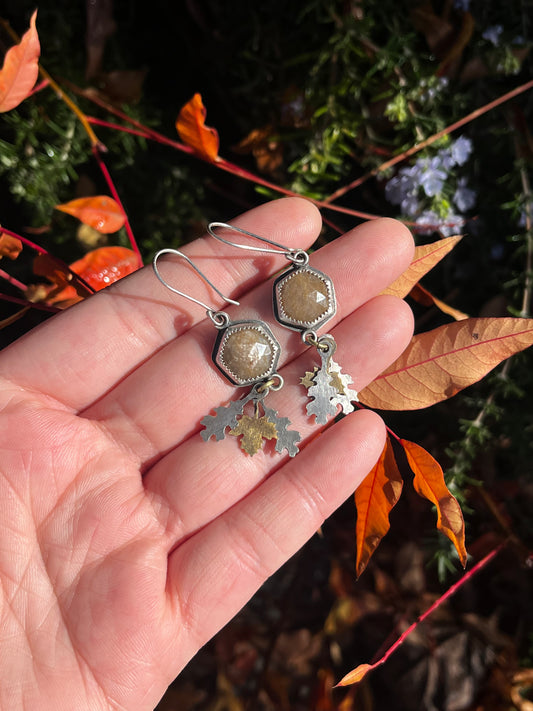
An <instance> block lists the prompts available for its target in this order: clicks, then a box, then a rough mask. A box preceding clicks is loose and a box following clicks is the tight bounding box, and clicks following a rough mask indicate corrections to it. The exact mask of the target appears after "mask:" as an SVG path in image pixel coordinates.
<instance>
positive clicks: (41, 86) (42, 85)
mask: <svg viewBox="0 0 533 711" xmlns="http://www.w3.org/2000/svg"><path fill="white" fill-rule="evenodd" d="M49 85H50V82H49V81H48V79H43V80H42V81H40V82H39V83H38V84H36V85H35V86H34V87H33V89H32V90H31V91H30V93H29V96H33V95H34V94H37V93H38V92H39V91H42V90H43V89H46V87H47V86H49Z"/></svg>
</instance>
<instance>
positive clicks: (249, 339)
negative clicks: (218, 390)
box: [213, 321, 280, 385]
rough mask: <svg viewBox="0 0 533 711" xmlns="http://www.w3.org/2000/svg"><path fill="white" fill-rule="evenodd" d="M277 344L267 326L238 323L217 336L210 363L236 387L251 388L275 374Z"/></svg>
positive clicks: (277, 352) (277, 356) (252, 322)
mask: <svg viewBox="0 0 533 711" xmlns="http://www.w3.org/2000/svg"><path fill="white" fill-rule="evenodd" d="M279 353H280V345H279V343H278V342H277V341H276V339H275V338H274V335H273V334H272V332H271V331H270V329H269V328H268V327H267V326H266V324H262V323H260V322H258V321H241V322H239V323H235V324H231V325H230V326H228V327H227V328H225V329H224V330H223V331H222V332H221V333H220V334H219V337H218V339H217V342H216V344H215V349H214V351H213V360H214V361H215V363H216V365H217V366H218V367H219V368H220V370H221V371H222V372H223V373H224V375H225V376H226V377H227V378H228V380H230V381H231V382H232V383H235V384H236V385H251V384H252V383H256V382H258V381H260V380H264V379H265V378H267V377H269V376H270V375H272V373H274V372H275V369H276V365H277V363H278V359H279Z"/></svg>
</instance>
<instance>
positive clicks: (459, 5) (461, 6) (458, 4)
mask: <svg viewBox="0 0 533 711" xmlns="http://www.w3.org/2000/svg"><path fill="white" fill-rule="evenodd" d="M453 6H454V8H455V9H456V10H462V11H463V12H468V11H469V10H470V0H454V3H453Z"/></svg>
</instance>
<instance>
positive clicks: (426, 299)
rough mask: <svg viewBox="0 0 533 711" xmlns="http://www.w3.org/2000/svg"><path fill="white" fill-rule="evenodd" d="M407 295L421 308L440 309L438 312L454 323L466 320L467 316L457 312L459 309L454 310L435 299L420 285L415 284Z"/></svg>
mask: <svg viewBox="0 0 533 711" xmlns="http://www.w3.org/2000/svg"><path fill="white" fill-rule="evenodd" d="M409 295H410V296H411V297H412V298H413V299H414V300H415V301H416V302H417V303H419V304H422V305H423V306H436V307H437V308H438V309H440V311H442V313H444V314H448V316H451V317H452V318H454V319H455V320H456V321H464V320H465V319H466V318H468V314H465V313H464V312H463V311H459V309H454V308H453V306H450V305H449V304H447V303H446V302H444V301H441V300H440V299H437V297H436V296H434V295H433V294H432V293H431V292H430V291H428V290H427V289H426V288H425V287H423V286H422V284H415V285H414V286H413V288H412V289H411V291H410V292H409Z"/></svg>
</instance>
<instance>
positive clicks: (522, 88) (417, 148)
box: [324, 79, 533, 204]
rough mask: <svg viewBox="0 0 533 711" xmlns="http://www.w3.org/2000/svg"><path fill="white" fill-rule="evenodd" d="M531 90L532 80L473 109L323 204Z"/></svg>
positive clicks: (334, 194)
mask: <svg viewBox="0 0 533 711" xmlns="http://www.w3.org/2000/svg"><path fill="white" fill-rule="evenodd" d="M531 88H533V79H531V80H530V81H528V82H526V83H525V84H521V85H520V86H518V87H516V89H512V90H511V91H508V92H507V93H506V94H503V95H502V96H499V97H498V98H497V99H494V100H493V101H489V103H488V104H485V105H484V106H481V107H480V108H479V109H475V111H472V112H471V113H469V114H467V115H466V116H464V117H463V118H462V119H459V121H456V122H455V123H452V124H450V125H449V126H447V127H446V128H443V129H442V131H438V132H437V133H434V134H433V135H432V136H430V137H429V138H426V140H425V141H421V142H420V143H416V144H415V145H414V146H412V147H411V148H409V149H408V150H407V151H404V152H403V153H400V154H399V155H397V156H395V157H394V158H391V159H390V160H387V161H385V163H382V164H381V165H379V166H378V167H377V168H374V170H371V171H369V172H368V173H365V175H362V176H361V177H360V178H357V180H354V181H353V182H351V183H350V184H349V185H344V186H343V187H342V188H339V189H338V190H336V191H335V192H334V193H332V194H331V195H330V196H329V197H328V198H326V200H325V201H324V202H325V203H326V204H327V203H330V202H333V201H334V200H337V199H338V198H340V197H341V196H342V195H346V193H347V192H349V191H350V190H354V189H355V188H358V187H359V186H360V185H362V184H363V183H366V181H367V180H370V178H373V177H375V176H376V175H377V174H378V173H381V172H382V171H384V170H387V168H392V166H393V165H396V164H397V163H400V162H401V161H403V160H405V159H406V158H409V157H410V156H412V155H414V154H415V153H418V151H421V150H422V149H423V148H427V146H430V145H431V144H432V143H435V141H438V140H439V138H442V137H443V136H447V135H448V134H449V133H451V132H452V131H455V130H457V129H458V128H461V127H462V126H464V125H465V124H467V123H470V121H473V120H474V119H477V118H479V117H480V116H483V114H486V113H487V112H488V111H491V110H492V109H494V108H496V106H499V105H500V104H503V103H505V102H506V101H509V99H513V98H514V97H515V96H518V95H519V94H522V93H523V92H524V91H528V90H529V89H531Z"/></svg>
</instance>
